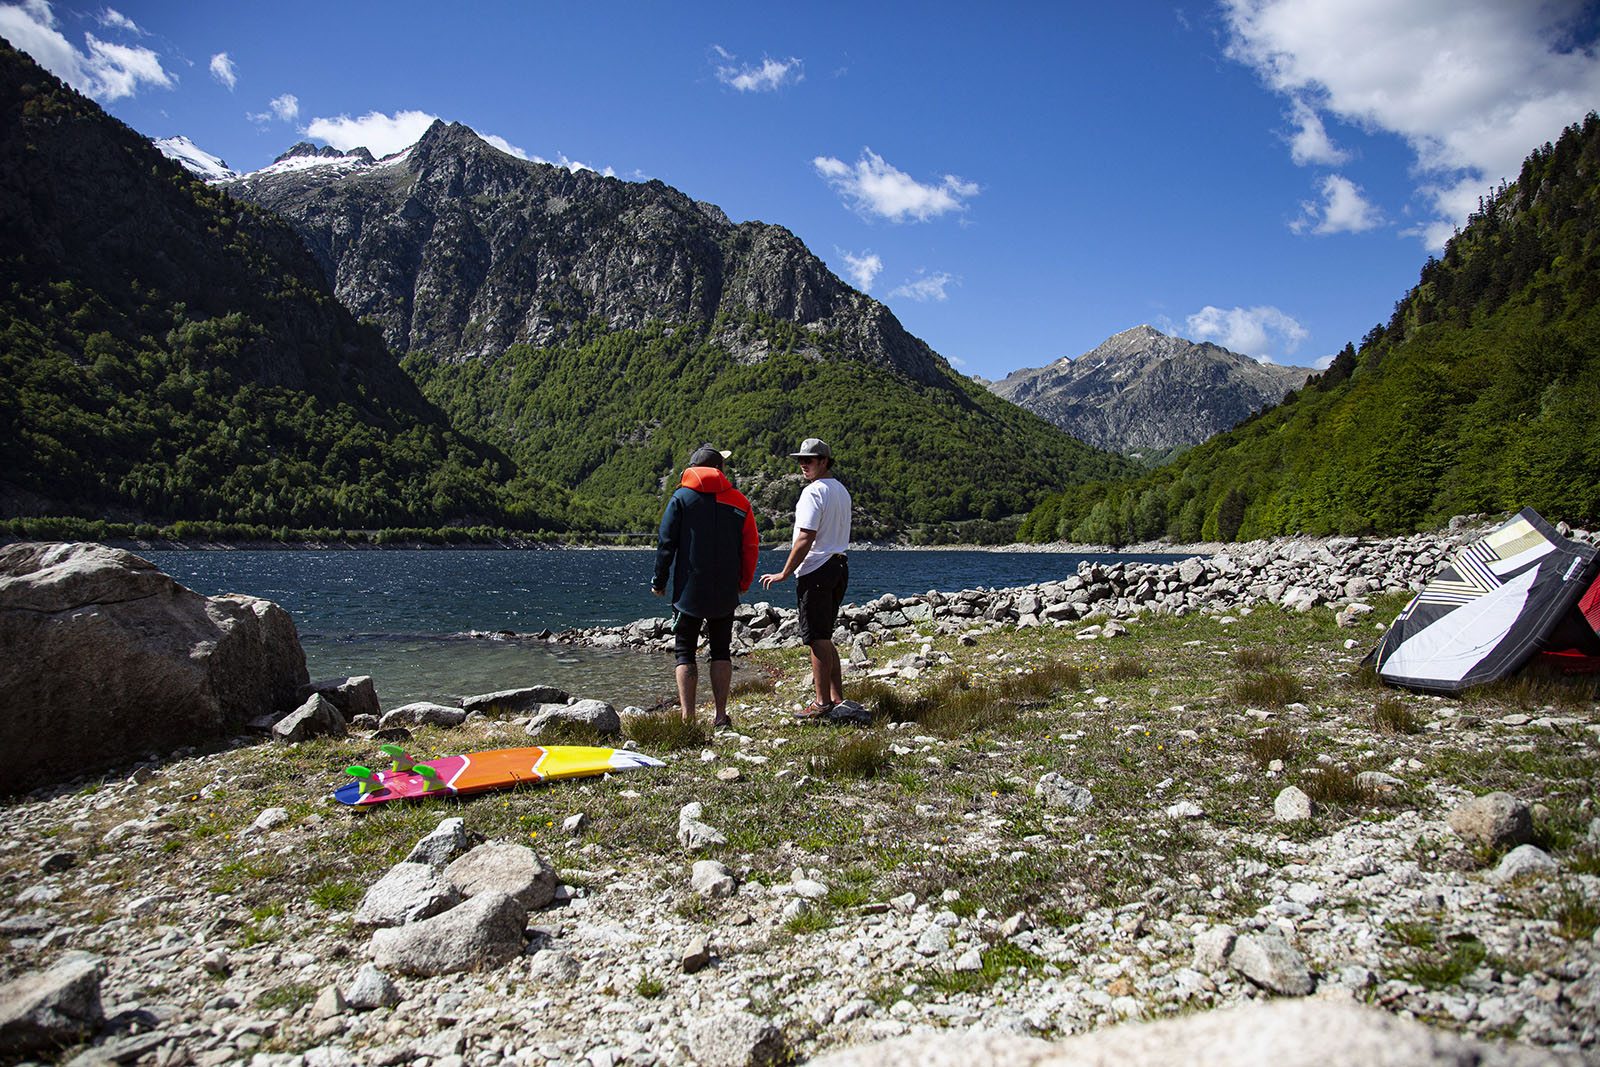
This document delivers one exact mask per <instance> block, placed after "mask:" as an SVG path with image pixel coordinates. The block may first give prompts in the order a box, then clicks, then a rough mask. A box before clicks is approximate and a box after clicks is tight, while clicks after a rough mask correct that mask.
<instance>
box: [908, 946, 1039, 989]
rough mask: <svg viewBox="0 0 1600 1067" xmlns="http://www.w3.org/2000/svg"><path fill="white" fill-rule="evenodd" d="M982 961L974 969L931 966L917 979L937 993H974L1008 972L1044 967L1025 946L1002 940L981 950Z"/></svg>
mask: <svg viewBox="0 0 1600 1067" xmlns="http://www.w3.org/2000/svg"><path fill="white" fill-rule="evenodd" d="M980 956H981V957H982V960H983V962H982V964H981V965H980V966H979V968H978V969H977V970H975V971H957V970H945V969H943V968H933V969H930V970H927V971H924V972H922V974H921V976H920V978H919V981H920V983H921V984H922V985H923V986H924V987H925V988H927V989H929V990H931V991H933V992H936V993H944V994H951V993H976V992H980V991H982V990H985V989H988V988H989V987H990V986H992V985H994V984H995V982H997V981H999V980H1000V979H1001V978H1004V977H1005V976H1006V975H1008V974H1032V973H1034V972H1037V971H1040V970H1043V969H1044V964H1045V961H1044V959H1043V958H1042V957H1040V956H1036V955H1034V954H1033V953H1032V952H1029V951H1028V950H1027V949H1025V948H1021V947H1019V946H1017V945H1014V944H1012V943H1011V942H1009V941H1001V942H998V943H997V944H995V945H993V946H991V947H989V948H987V949H984V950H983V951H982V952H981V953H980Z"/></svg>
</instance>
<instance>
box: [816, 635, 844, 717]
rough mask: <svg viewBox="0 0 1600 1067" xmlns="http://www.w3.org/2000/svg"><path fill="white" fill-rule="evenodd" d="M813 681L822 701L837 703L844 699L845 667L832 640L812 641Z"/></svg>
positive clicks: (818, 696)
mask: <svg viewBox="0 0 1600 1067" xmlns="http://www.w3.org/2000/svg"><path fill="white" fill-rule="evenodd" d="M811 681H812V683H813V684H814V685H815V686H816V689H817V699H818V700H819V701H821V702H822V703H824V704H837V703H839V701H841V700H843V699H844V667H843V665H842V664H841V663H840V662H839V650H838V648H836V647H835V646H834V643H833V642H832V641H813V642H811Z"/></svg>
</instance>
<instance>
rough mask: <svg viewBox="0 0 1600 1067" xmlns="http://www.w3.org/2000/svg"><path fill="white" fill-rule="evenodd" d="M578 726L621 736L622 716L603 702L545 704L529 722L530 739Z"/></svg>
mask: <svg viewBox="0 0 1600 1067" xmlns="http://www.w3.org/2000/svg"><path fill="white" fill-rule="evenodd" d="M559 726H569V727H570V726H576V727H580V728H583V729H589V730H593V731H595V732H596V733H599V734H606V735H610V734H620V733H621V732H622V716H620V715H618V714H617V709H616V708H614V707H612V706H611V705H610V704H607V703H606V702H605V701H603V700H574V701H573V702H572V703H570V704H544V705H541V706H540V708H539V710H538V711H537V712H535V713H534V716H533V718H532V719H530V720H529V721H528V727H527V734H528V736H529V737H539V736H541V735H543V734H544V733H545V732H546V731H547V730H549V729H550V728H551V727H559Z"/></svg>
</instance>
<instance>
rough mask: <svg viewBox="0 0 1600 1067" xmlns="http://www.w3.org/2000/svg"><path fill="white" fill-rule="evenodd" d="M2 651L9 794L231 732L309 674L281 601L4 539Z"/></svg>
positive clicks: (92, 553)
mask: <svg viewBox="0 0 1600 1067" xmlns="http://www.w3.org/2000/svg"><path fill="white" fill-rule="evenodd" d="M0 647H3V648H4V649H5V650H6V655H5V656H4V657H3V659H0V752H4V753H6V756H7V760H6V772H7V773H6V788H7V789H8V790H22V789H29V788H32V787H34V786H37V785H43V784H46V783H50V782H56V781H61V780H63V779H67V778H71V777H73V776H75V775H79V774H84V773H88V772H93V771H100V770H106V769H108V768H111V767H114V766H117V765H119V764H124V763H127V762H129V761H131V760H134V759H137V758H140V757H143V756H146V755H149V754H158V755H159V754H163V753H166V752H170V751H173V750H175V749H178V748H182V747H184V746H186V745H193V744H195V743H197V742H199V741H203V740H206V739H210V738H219V737H226V736H229V735H230V734H232V733H235V732H238V731H239V730H241V729H242V728H243V727H244V725H245V724H246V723H248V722H249V721H250V720H251V719H255V718H258V717H260V716H263V715H274V714H277V713H281V712H285V711H288V710H290V709H292V708H294V707H295V706H296V705H297V704H298V703H299V700H298V699H297V696H298V694H299V690H300V687H301V686H303V685H305V684H306V682H307V681H308V675H307V673H306V657H305V652H304V651H303V650H302V649H301V647H300V638H299V635H298V634H297V633H296V632H295V628H294V620H292V619H291V618H290V617H289V613H288V612H286V611H284V610H283V609H282V608H280V607H278V606H277V605H276V604H274V603H272V602H271V601H268V600H261V599H259V598H257V597H251V596H242V595H238V594H228V595H225V596H216V597H204V596H201V595H200V594H199V593H196V592H194V591H192V590H190V589H185V588H184V587H183V586H181V585H179V584H178V583H177V582H176V581H174V580H173V579H172V578H171V577H169V576H167V575H165V574H163V573H161V571H160V570H159V569H158V568H157V567H156V565H155V564H154V563H151V562H150V561H149V560H146V559H143V558H141V557H139V556H136V555H134V554H133V553H131V552H124V551H122V550H121V549H115V548H107V547H105V546H104V545H97V544H55V543H51V544H41V543H35V542H21V543H18V544H12V545H6V546H4V547H0Z"/></svg>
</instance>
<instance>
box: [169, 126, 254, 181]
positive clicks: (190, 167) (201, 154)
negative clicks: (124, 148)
mask: <svg viewBox="0 0 1600 1067" xmlns="http://www.w3.org/2000/svg"><path fill="white" fill-rule="evenodd" d="M150 143H151V144H153V145H155V146H156V149H157V150H158V151H159V152H160V153H161V154H162V155H164V156H166V157H167V158H168V159H170V160H173V161H175V162H177V163H178V164H179V165H181V166H182V167H183V168H184V169H185V170H187V171H188V172H189V173H191V174H193V175H195V176H196V177H199V178H203V179H204V180H206V181H224V180H226V179H228V178H237V177H238V176H239V175H238V174H237V173H236V172H234V171H233V170H231V169H229V167H228V164H227V163H226V162H224V161H223V160H221V159H218V158H217V157H216V156H214V155H212V154H211V153H210V152H207V151H206V150H205V149H203V148H201V147H200V146H199V145H197V144H195V143H194V142H193V141H191V140H189V138H187V137H184V136H183V135H182V134H180V135H178V136H177V137H161V138H152V139H151V141H150Z"/></svg>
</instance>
